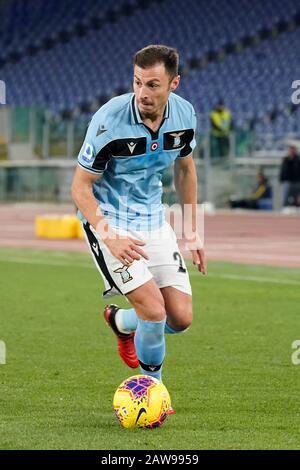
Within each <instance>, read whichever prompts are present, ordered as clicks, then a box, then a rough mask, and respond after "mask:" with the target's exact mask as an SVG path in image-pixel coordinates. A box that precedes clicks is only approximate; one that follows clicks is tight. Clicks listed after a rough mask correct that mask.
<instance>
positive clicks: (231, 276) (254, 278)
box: [190, 272, 300, 286]
mask: <svg viewBox="0 0 300 470" xmlns="http://www.w3.org/2000/svg"><path fill="white" fill-rule="evenodd" d="M190 276H199V274H198V273H195V272H192V273H190ZM208 276H212V277H218V278H220V279H228V280H233V281H253V282H259V283H269V284H286V285H291V286H300V281H295V280H294V279H274V278H272V277H260V276H240V275H239V274H216V273H209V275H208Z"/></svg>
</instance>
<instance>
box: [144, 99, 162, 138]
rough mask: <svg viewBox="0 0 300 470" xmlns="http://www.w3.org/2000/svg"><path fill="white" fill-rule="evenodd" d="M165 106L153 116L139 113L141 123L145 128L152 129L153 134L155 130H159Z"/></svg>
mask: <svg viewBox="0 0 300 470" xmlns="http://www.w3.org/2000/svg"><path fill="white" fill-rule="evenodd" d="M165 106H166V105H164V106H163V107H162V108H161V109H159V110H158V111H157V113H154V114H148V113H146V114H145V113H141V112H140V115H141V118H142V121H143V123H144V124H145V125H146V126H147V127H150V129H152V130H153V131H154V132H155V131H157V129H159V127H160V125H161V123H162V120H163V116H164V112H165Z"/></svg>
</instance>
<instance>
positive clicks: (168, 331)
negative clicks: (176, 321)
mask: <svg viewBox="0 0 300 470" xmlns="http://www.w3.org/2000/svg"><path fill="white" fill-rule="evenodd" d="M184 331H186V330H174V328H172V327H171V326H170V325H169V324H168V323H166V326H165V334H166V335H177V334H178V333H183V332H184Z"/></svg>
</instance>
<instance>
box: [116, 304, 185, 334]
mask: <svg viewBox="0 0 300 470" xmlns="http://www.w3.org/2000/svg"><path fill="white" fill-rule="evenodd" d="M120 313H121V317H122V318H121V322H122V327H123V329H124V330H127V331H135V330H136V329H137V324H138V316H137V314H136V311H135V310H134V308H129V309H122V310H121V311H120ZM183 331H185V330H174V328H172V327H171V326H170V325H169V324H168V323H166V325H165V334H166V335H175V334H178V333H182V332H183Z"/></svg>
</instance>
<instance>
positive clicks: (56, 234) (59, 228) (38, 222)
mask: <svg viewBox="0 0 300 470" xmlns="http://www.w3.org/2000/svg"><path fill="white" fill-rule="evenodd" d="M35 236H36V237H38V238H48V239H52V240H55V239H71V238H80V239H83V238H84V236H83V233H82V228H81V223H80V221H79V220H78V218H77V217H76V216H75V215H39V216H37V217H36V219H35Z"/></svg>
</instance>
